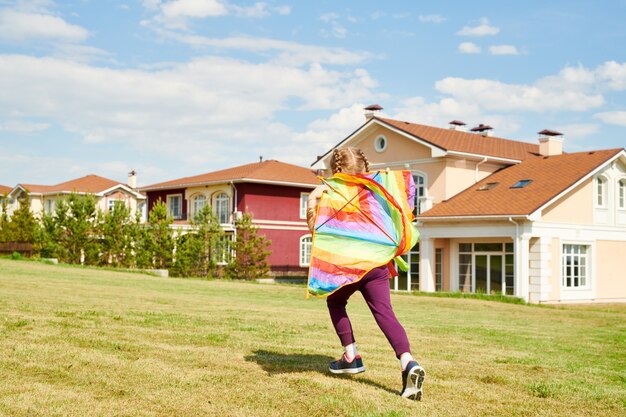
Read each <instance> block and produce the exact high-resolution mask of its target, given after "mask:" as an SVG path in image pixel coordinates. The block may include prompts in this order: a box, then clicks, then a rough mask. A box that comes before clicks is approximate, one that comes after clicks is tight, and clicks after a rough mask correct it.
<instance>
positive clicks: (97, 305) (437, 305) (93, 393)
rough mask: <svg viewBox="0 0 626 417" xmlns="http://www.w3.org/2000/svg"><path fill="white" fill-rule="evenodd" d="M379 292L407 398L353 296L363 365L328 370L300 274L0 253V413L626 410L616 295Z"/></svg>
mask: <svg viewBox="0 0 626 417" xmlns="http://www.w3.org/2000/svg"><path fill="white" fill-rule="evenodd" d="M392 297H393V303H394V308H395V310H396V313H397V315H398V317H399V319H400V321H401V322H402V323H403V324H404V326H405V328H406V330H407V333H408V335H409V339H410V341H411V344H412V346H413V351H414V355H415V356H416V357H417V358H418V359H419V360H420V362H421V363H422V364H423V365H424V367H425V368H426V371H427V379H426V383H425V386H424V400H423V401H422V402H420V403H416V402H410V401H407V400H404V399H402V398H400V396H399V395H398V391H399V389H400V371H399V365H398V361H397V360H396V359H395V357H394V355H393V352H392V350H391V348H390V347H389V345H388V343H387V340H386V339H385V338H384V336H383V335H382V333H381V332H380V330H379V329H378V327H377V326H376V323H375V322H374V320H373V318H372V316H371V314H370V313H369V311H368V309H367V306H366V305H365V303H364V302H363V299H362V298H361V296H360V295H355V296H354V297H353V299H352V300H351V301H350V304H349V311H350V313H351V318H352V321H353V327H354V330H355V334H356V337H357V343H358V344H359V350H360V352H361V354H362V355H363V357H364V361H365V366H366V368H367V372H365V373H363V374H360V375H356V376H354V377H338V376H333V375H330V374H329V373H328V372H327V371H326V367H327V363H328V362H329V361H330V360H332V359H333V358H334V357H335V356H338V355H339V354H340V347H339V342H338V339H337V337H336V335H335V334H334V332H333V330H332V327H331V325H330V320H329V318H328V313H327V311H326V306H325V303H324V302H323V301H321V300H308V301H307V300H305V299H304V288H303V287H297V286H290V285H284V286H283V285H261V284H254V283H246V282H236V281H200V280H183V279H167V278H157V277H152V276H144V275H140V274H130V273H122V272H113V271H105V270H96V269H81V268H68V267H65V266H53V265H46V264H43V263H37V262H24V261H12V260H8V259H0V415H7V416H56V415H58V416H204V415H209V416H371V417H373V416H387V417H391V416H396V417H398V416H415V415H420V416H487V415H488V416H500V415H501V416H599V415H603V416H617V415H625V414H626V368H625V364H626V354H625V353H624V352H625V346H626V305H617V304H613V305H594V306H572V307H567V306H559V307H558V308H551V307H541V308H539V307H537V306H530V305H517V304H505V303H499V302H493V301H486V300H479V299H465V298H435V297H422V296H411V295H393V296H392Z"/></svg>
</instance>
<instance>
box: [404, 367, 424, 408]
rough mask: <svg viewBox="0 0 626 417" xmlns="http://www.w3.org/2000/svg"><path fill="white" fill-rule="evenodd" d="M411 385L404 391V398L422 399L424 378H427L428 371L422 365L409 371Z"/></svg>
mask: <svg viewBox="0 0 626 417" xmlns="http://www.w3.org/2000/svg"><path fill="white" fill-rule="evenodd" d="M408 378H409V381H410V385H409V384H407V387H406V388H405V389H404V392H403V393H402V397H403V398H408V399H409V400H415V401H422V385H423V384H424V378H426V372H425V371H424V368H422V367H421V366H416V367H414V368H413V369H411V371H410V372H409V375H408Z"/></svg>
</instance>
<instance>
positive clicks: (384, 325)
mask: <svg viewBox="0 0 626 417" xmlns="http://www.w3.org/2000/svg"><path fill="white" fill-rule="evenodd" d="M330 166H331V170H332V172H333V174H336V173H338V172H340V173H343V174H349V175H359V174H364V173H366V172H367V171H368V170H369V164H368V161H367V158H366V157H365V155H364V154H363V152H362V151H361V150H360V149H357V148H342V149H335V150H334V151H333V155H332V157H331V160H330ZM327 191H328V186H327V185H325V184H322V185H320V186H318V187H317V188H316V189H315V190H313V191H312V192H311V194H309V201H308V210H307V223H308V226H309V229H310V230H311V233H314V228H315V213H316V208H317V205H318V202H319V200H320V198H321V197H322V195H323V194H324V193H325V192H327ZM389 277H390V273H389V269H388V267H387V266H386V265H380V266H378V267H377V268H374V269H372V270H371V271H369V272H368V273H367V274H365V275H364V276H363V278H361V279H360V280H358V281H356V282H353V283H351V284H347V285H344V286H343V287H341V288H339V289H338V290H336V291H335V292H333V293H332V294H331V295H329V296H328V298H327V299H326V302H327V305H328V311H329V313H330V319H331V321H332V323H333V326H334V328H335V331H336V332H337V335H338V336H339V340H340V341H341V344H342V346H343V348H344V354H343V355H342V357H341V358H340V359H338V360H336V361H333V362H331V363H330V366H329V371H330V372H332V373H335V374H344V373H346V374H357V373H360V372H364V371H365V367H364V366H363V360H362V359H361V356H360V355H359V354H358V352H357V347H356V343H355V339H354V335H353V333H352V325H351V324H350V319H349V317H348V314H347V312H346V305H347V303H348V299H349V298H350V296H351V295H352V294H354V293H355V292H356V291H360V292H361V294H362V295H363V298H364V299H365V302H366V303H367V305H368V307H369V308H370V310H371V312H372V314H373V315H374V319H375V320H376V323H377V324H378V326H379V327H380V329H381V330H382V331H383V333H384V334H385V336H386V337H387V340H388V341H389V343H390V344H391V347H392V348H393V350H394V352H395V354H396V357H397V358H398V359H400V367H401V369H402V391H401V393H400V394H401V395H402V397H405V398H410V399H416V400H421V399H422V383H423V382H424V377H425V375H426V373H425V372H424V369H423V368H422V367H421V366H420V365H419V364H418V363H417V362H416V361H415V360H414V359H413V356H412V355H411V348H410V346H409V340H408V338H407V335H406V332H405V330H404V328H403V327H402V325H401V324H400V323H399V322H398V319H397V318H396V315H395V313H394V312H393V309H392V307H391V297H390V290H389V280H388V279H389Z"/></svg>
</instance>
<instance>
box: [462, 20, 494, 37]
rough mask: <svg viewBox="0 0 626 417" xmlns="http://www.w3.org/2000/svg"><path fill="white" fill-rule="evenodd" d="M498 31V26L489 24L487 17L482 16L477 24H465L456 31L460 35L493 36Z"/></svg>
mask: <svg viewBox="0 0 626 417" xmlns="http://www.w3.org/2000/svg"><path fill="white" fill-rule="evenodd" d="M498 32H500V28H498V27H495V26H490V25H489V19H487V18H486V17H483V18H482V19H480V24H479V25H478V26H465V27H463V29H461V30H460V31H458V32H457V35H461V36H477V37H481V36H493V35H497V34H498Z"/></svg>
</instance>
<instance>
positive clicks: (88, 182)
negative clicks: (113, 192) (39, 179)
mask: <svg viewBox="0 0 626 417" xmlns="http://www.w3.org/2000/svg"><path fill="white" fill-rule="evenodd" d="M120 184H121V185H124V184H123V183H121V182H119V181H113V180H110V179H108V178H104V177H100V176H98V175H86V176H84V177H81V178H76V179H74V180H70V181H66V182H62V183H60V184H57V185H38V184H18V185H20V186H21V187H22V188H25V189H27V190H28V191H29V192H31V193H60V192H79V193H94V194H97V193H100V192H102V191H105V190H108V189H109V188H111V187H115V186H116V185H120Z"/></svg>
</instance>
